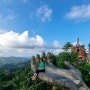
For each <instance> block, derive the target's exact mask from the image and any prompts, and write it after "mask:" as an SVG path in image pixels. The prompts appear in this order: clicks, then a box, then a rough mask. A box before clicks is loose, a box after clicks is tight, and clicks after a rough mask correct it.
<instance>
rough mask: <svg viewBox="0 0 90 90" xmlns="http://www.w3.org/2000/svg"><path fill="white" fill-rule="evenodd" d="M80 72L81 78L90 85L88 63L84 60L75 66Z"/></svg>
mask: <svg viewBox="0 0 90 90" xmlns="http://www.w3.org/2000/svg"><path fill="white" fill-rule="evenodd" d="M77 68H78V69H79V70H80V71H81V72H82V78H83V80H84V82H85V83H86V84H87V85H88V86H89V85H90V64H89V63H87V62H86V61H82V62H81V63H79V65H78V67H77Z"/></svg>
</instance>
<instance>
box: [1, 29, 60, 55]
mask: <svg viewBox="0 0 90 90" xmlns="http://www.w3.org/2000/svg"><path fill="white" fill-rule="evenodd" d="M58 49H59V50H60V46H59V42H58V41H54V42H53V44H52V45H49V44H46V43H45V41H44V39H43V38H42V37H41V36H40V35H36V36H35V37H29V35H28V31H24V32H23V33H21V34H20V33H16V32H13V31H9V32H4V33H0V51H1V52H0V53H1V54H0V55H10V56H13V55H14V56H15V55H16V56H18V55H19V56H21V55H24V56H28V55H29V54H31V55H32V54H33V53H34V54H35V53H37V52H38V53H40V52H42V51H45V50H47V51H48V50H51V51H52V50H54V51H55V50H58Z"/></svg>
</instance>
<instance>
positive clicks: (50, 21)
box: [0, 0, 90, 57]
mask: <svg viewBox="0 0 90 90" xmlns="http://www.w3.org/2000/svg"><path fill="white" fill-rule="evenodd" d="M77 38H79V39H80V42H82V43H83V44H85V47H86V48H87V46H88V44H89V43H90V40H89V38H90V0H0V56H25V57H29V56H31V55H35V54H36V53H41V52H42V51H45V52H47V51H51V52H54V53H55V54H56V53H57V54H58V53H59V52H60V51H62V50H61V48H62V47H63V45H64V44H65V43H66V42H71V43H73V42H76V40H77Z"/></svg>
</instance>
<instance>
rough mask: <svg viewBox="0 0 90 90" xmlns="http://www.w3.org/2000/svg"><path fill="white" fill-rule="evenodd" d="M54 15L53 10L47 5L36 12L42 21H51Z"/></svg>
mask: <svg viewBox="0 0 90 90" xmlns="http://www.w3.org/2000/svg"><path fill="white" fill-rule="evenodd" d="M51 15H52V9H51V8H49V7H48V6H47V5H42V6H41V7H40V8H38V9H37V10H36V16H37V17H38V18H39V19H40V20H41V21H42V22H45V21H50V20H51Z"/></svg>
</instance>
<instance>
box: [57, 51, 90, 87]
mask: <svg viewBox="0 0 90 90" xmlns="http://www.w3.org/2000/svg"><path fill="white" fill-rule="evenodd" d="M64 61H69V62H70V63H71V64H73V65H74V66H75V67H76V68H78V69H79V70H80V71H81V73H82V78H83V80H84V82H85V83H86V84H87V85H88V86H89V85H90V64H89V63H87V62H86V61H82V62H79V60H78V53H77V52H70V53H69V52H62V53H59V55H58V56H57V66H58V67H59V68H66V67H65V65H64Z"/></svg>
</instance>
